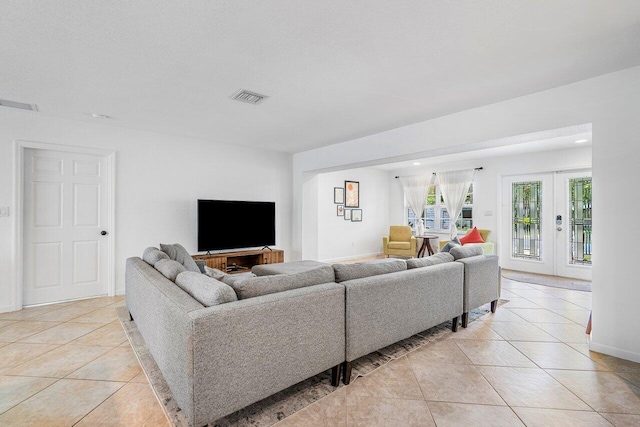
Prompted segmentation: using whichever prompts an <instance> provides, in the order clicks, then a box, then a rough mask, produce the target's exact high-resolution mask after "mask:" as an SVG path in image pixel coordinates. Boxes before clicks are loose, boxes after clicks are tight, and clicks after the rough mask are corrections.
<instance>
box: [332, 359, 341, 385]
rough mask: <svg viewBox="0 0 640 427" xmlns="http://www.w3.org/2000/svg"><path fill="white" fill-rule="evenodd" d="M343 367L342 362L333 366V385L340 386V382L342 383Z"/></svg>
mask: <svg viewBox="0 0 640 427" xmlns="http://www.w3.org/2000/svg"><path fill="white" fill-rule="evenodd" d="M341 368H342V363H340V364H339V365H336V366H334V367H333V368H331V385H332V386H334V387H338V384H340V370H341Z"/></svg>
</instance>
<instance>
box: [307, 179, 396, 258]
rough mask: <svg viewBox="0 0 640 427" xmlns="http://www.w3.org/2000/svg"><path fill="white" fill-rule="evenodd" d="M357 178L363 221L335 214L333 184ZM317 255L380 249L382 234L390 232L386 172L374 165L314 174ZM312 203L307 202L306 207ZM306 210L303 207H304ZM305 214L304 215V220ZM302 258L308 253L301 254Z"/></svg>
mask: <svg viewBox="0 0 640 427" xmlns="http://www.w3.org/2000/svg"><path fill="white" fill-rule="evenodd" d="M345 180H349V181H358V182H360V208H359V209H362V222H351V221H346V220H345V219H344V217H341V216H337V212H336V209H337V208H336V206H337V205H336V204H334V203H333V188H334V187H343V188H344V181H345ZM316 194H317V203H316V209H317V212H318V219H317V221H318V227H317V230H318V238H317V258H314V259H319V260H321V261H327V262H330V261H338V260H345V259H352V258H360V257H366V256H373V255H377V254H380V253H382V236H384V235H386V234H388V233H389V173H388V172H386V171H381V170H377V169H371V168H364V169H351V170H345V171H340V172H331V173H325V174H320V175H318V176H317V193H316ZM312 206H313V204H309V206H308V208H309V210H310V209H312V208H313V207H312ZM305 210H306V209H305ZM306 219H307V217H306V216H305V223H306V222H308V221H306ZM303 256H304V257H305V258H306V257H307V255H306V254H305V255H303Z"/></svg>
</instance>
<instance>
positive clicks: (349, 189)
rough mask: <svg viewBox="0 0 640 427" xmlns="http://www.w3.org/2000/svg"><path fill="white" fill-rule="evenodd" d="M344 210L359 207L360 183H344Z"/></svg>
mask: <svg viewBox="0 0 640 427" xmlns="http://www.w3.org/2000/svg"><path fill="white" fill-rule="evenodd" d="M344 191H345V200H344V207H345V208H359V207H360V183H359V182H358V181H345V182H344Z"/></svg>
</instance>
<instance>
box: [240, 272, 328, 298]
mask: <svg viewBox="0 0 640 427" xmlns="http://www.w3.org/2000/svg"><path fill="white" fill-rule="evenodd" d="M233 276H236V275H235V274H234V275H233ZM333 281H334V275H333V268H331V266H330V265H325V266H322V267H318V268H316V269H314V270H309V271H304V272H301V273H294V274H278V275H272V276H257V277H250V278H247V279H244V280H237V281H235V282H234V283H228V284H229V286H231V287H232V288H233V289H234V290H235V291H236V295H238V299H247V298H254V297H259V296H262V295H268V294H274V293H276V292H284V291H289V290H291V289H298V288H304V287H307V286H313V285H320V284H322V283H331V282H333Z"/></svg>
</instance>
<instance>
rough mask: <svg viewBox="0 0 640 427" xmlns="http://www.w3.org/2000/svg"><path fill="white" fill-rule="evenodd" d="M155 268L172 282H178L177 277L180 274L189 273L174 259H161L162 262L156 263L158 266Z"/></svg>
mask: <svg viewBox="0 0 640 427" xmlns="http://www.w3.org/2000/svg"><path fill="white" fill-rule="evenodd" d="M153 267H154V268H155V269H156V270H158V271H159V272H160V273H162V275H163V276H164V277H166V278H167V279H169V280H171V281H172V282H175V281H176V276H178V274H180V273H182V272H183V271H187V269H186V268H184V266H183V265H182V264H180V263H179V262H178V261H174V260H172V259H161V260H160V261H158V262H156V265H154V266H153Z"/></svg>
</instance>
